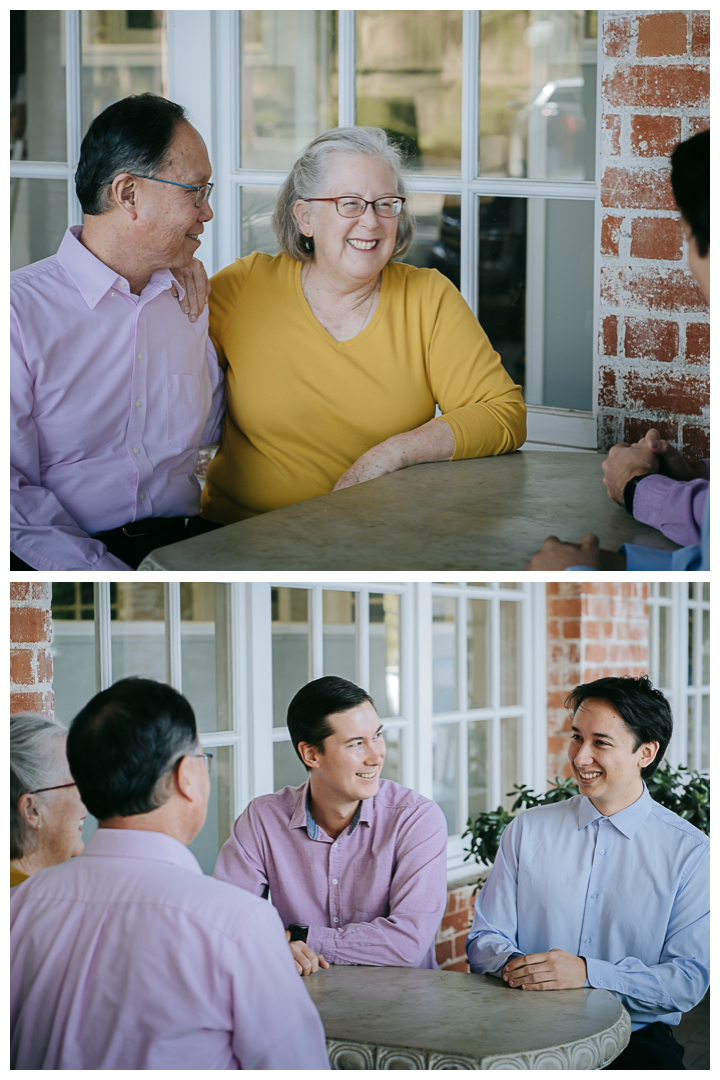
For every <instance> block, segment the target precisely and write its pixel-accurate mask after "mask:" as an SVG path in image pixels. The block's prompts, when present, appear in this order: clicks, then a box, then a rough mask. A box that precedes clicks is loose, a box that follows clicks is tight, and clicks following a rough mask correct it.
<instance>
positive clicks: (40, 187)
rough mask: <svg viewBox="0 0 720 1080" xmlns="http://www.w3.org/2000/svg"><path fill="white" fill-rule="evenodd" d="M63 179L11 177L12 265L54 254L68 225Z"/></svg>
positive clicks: (23, 264)
mask: <svg viewBox="0 0 720 1080" xmlns="http://www.w3.org/2000/svg"><path fill="white" fill-rule="evenodd" d="M67 190H68V189H67V184H66V183H65V181H64V180H28V179H27V178H25V177H22V178H20V177H14V178H13V179H11V181H10V269H11V270H17V269H19V267H21V266H28V265H29V264H30V263H33V262H37V261H38V260H39V259H47V257H48V255H54V254H55V252H56V251H57V249H58V248H59V247H60V241H61V240H62V238H63V236H64V234H65V230H66V228H67V213H68V210H67V204H68V197H67Z"/></svg>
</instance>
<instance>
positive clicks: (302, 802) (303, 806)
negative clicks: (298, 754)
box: [288, 779, 374, 840]
mask: <svg viewBox="0 0 720 1080" xmlns="http://www.w3.org/2000/svg"><path fill="white" fill-rule="evenodd" d="M372 802H374V800H373V799H361V800H360V804H359V806H358V808H357V810H356V811H355V813H354V814H353V816H352V821H351V822H350V826H349V828H348V836H352V834H353V833H354V832H355V829H356V828H357V826H358V823H359V822H361V821H363V822H365V824H367V825H369V824H370V823H371V821H372V806H370V805H368V804H369V803H372ZM303 826H305V828H307V833H308V836H309V837H310V839H311V840H317V838H318V834H319V832H320V826H319V825H318V823H317V821H316V820H315V818H314V817H313V816H312V814H311V813H310V780H309V779H308V780H306V781H305V783H304V784H303V786H302V787H301V788H300V792H299V798H298V801H297V804H296V806H295V810H294V812H293V815H292V817H291V818H290V824H289V825H288V828H290V829H298V828H302V827H303Z"/></svg>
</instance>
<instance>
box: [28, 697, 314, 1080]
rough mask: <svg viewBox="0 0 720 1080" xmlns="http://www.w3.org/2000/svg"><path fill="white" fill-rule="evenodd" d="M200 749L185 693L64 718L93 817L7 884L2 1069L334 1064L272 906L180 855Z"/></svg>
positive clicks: (202, 805)
mask: <svg viewBox="0 0 720 1080" xmlns="http://www.w3.org/2000/svg"><path fill="white" fill-rule="evenodd" d="M210 756H211V755H209V754H205V753H203V750H202V747H201V746H200V743H199V741H198V733H197V727H196V724H195V716H194V713H193V710H192V707H191V706H190V704H189V703H188V702H187V700H186V699H185V698H183V697H182V696H181V695H180V694H178V693H177V692H176V691H175V690H173V689H172V688H171V687H169V686H166V685H165V684H162V683H156V682H153V681H152V680H150V679H123V680H121V681H120V682H118V683H115V685H114V686H111V687H110V688H109V689H108V690H104V691H103V692H102V693H100V694H97V695H96V697H94V698H93V699H92V701H90V703H89V704H88V705H86V706H85V708H84V709H83V710H82V711H81V712H80V713H79V714H78V716H77V717H76V718H75V720H74V721H73V724H72V727H71V729H70V734H69V736H68V761H69V764H70V768H71V771H72V774H73V778H74V780H75V782H76V783H77V786H78V788H79V791H80V793H81V796H82V798H83V800H84V801H85V803H86V804H87V807H88V809H89V810H90V812H91V813H92V814H94V815H95V816H96V817H97V818H98V819H99V823H100V824H99V828H98V830H97V831H96V832H95V833H93V835H92V836H91V837H90V839H89V841H88V843H87V846H86V848H85V850H84V852H83V853H82V855H79V856H78V857H77V858H74V859H70V860H69V861H68V862H65V863H63V864H62V865H60V866H54V867H51V868H49V869H47V870H41V871H39V872H38V873H36V874H33V875H31V877H29V878H28V880H27V881H25V882H23V883H22V885H20V886H18V887H17V888H16V889H15V890H14V892H13V896H12V902H11V938H10V940H11V950H12V957H11V975H10V982H11V991H10V994H11V1060H12V1068H14V1069H72V1070H79V1069H202V1070H205V1069H280V1070H286V1069H327V1068H329V1064H328V1059H327V1053H326V1049H325V1037H324V1031H323V1026H322V1023H321V1021H320V1017H319V1015H318V1013H317V1010H316V1008H315V1006H314V1005H313V1004H312V1002H311V1001H310V998H309V997H308V995H307V994H306V993H305V992H304V990H303V988H302V986H301V985H300V982H299V980H298V978H297V975H296V974H295V969H294V967H293V963H292V959H291V957H290V956H289V955H288V951H287V945H286V942H285V937H284V935H283V929H282V926H281V924H280V920H279V919H278V917H277V914H276V913H275V911H273V909H272V908H271V907H270V905H268V904H263V903H262V902H261V901H259V900H257V899H256V898H255V897H253V896H250V894H249V893H243V894H242V895H238V891H237V890H236V889H231V888H230V887H229V886H227V885H224V884H223V883H222V882H220V881H215V880H214V879H213V878H210V877H205V875H204V874H203V873H202V870H201V869H200V866H199V864H198V862H197V860H196V859H195V856H194V855H192V854H191V852H190V851H188V849H187V846H186V845H188V844H189V843H190V842H191V841H192V840H193V838H194V837H195V836H197V834H198V833H199V832H200V830H201V828H202V827H203V824H204V822H205V817H206V814H207V805H208V797H209V794H210V775H209V759H210ZM206 763H208V764H206Z"/></svg>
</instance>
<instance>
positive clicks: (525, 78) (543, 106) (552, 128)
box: [480, 10, 597, 180]
mask: <svg viewBox="0 0 720 1080" xmlns="http://www.w3.org/2000/svg"><path fill="white" fill-rule="evenodd" d="M596 72H597V13H596V12H591V11H513V10H506V11H481V13H480V172H481V174H483V175H486V176H517V177H521V176H529V177H533V178H535V179H546V178H547V179H558V180H593V179H594V177H595V97H596V85H597V82H596V79H597V76H596Z"/></svg>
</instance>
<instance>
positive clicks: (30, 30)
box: [10, 11, 67, 258]
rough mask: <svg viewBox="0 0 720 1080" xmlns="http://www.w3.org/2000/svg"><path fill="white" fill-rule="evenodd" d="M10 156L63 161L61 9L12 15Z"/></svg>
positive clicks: (62, 15)
mask: <svg viewBox="0 0 720 1080" xmlns="http://www.w3.org/2000/svg"><path fill="white" fill-rule="evenodd" d="M10 158H11V160H12V161H65V160H66V159H67V135H66V131H65V12H64V11H11V12H10ZM66 214H67V210H66ZM38 257H39V258H43V256H38Z"/></svg>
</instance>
